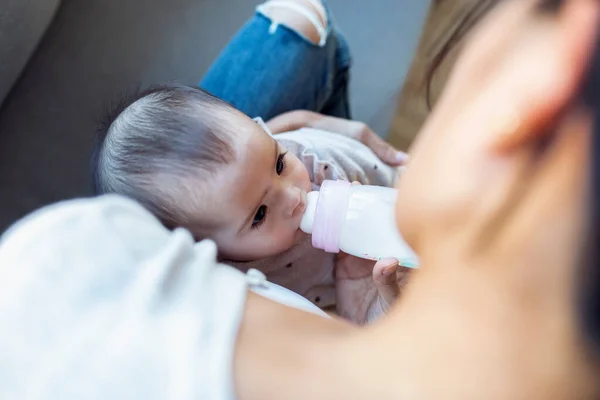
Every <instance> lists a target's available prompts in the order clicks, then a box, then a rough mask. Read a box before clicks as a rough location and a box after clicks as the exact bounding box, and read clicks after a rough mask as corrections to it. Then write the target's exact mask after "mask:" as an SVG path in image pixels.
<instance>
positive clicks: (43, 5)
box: [0, 0, 61, 105]
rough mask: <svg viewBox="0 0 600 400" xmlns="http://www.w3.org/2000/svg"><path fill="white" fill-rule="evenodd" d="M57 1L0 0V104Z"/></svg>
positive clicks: (17, 75)
mask: <svg viewBox="0 0 600 400" xmlns="http://www.w3.org/2000/svg"><path fill="white" fill-rule="evenodd" d="M60 1H61V0H0V105H1V104H2V102H3V100H4V98H5V97H6V95H7V94H8V92H9V91H10V89H11V87H12V86H13V84H14V83H15V81H16V80H17V79H18V78H19V76H20V74H21V71H23V69H24V68H25V66H26V65H27V62H28V61H29V58H30V57H31V55H32V54H33V52H34V51H35V49H36V47H37V45H38V43H39V42H40V40H41V39H42V37H43V36H44V33H45V32H46V29H47V28H48V26H49V25H50V22H51V21H52V18H53V17H54V14H55V12H56V10H57V8H58V6H59V4H60Z"/></svg>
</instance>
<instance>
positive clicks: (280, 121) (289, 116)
mask: <svg viewBox="0 0 600 400" xmlns="http://www.w3.org/2000/svg"><path fill="white" fill-rule="evenodd" d="M323 118H325V116H324V115H321V114H319V113H316V112H313V111H306V110H294V111H289V112H286V113H283V114H281V115H278V116H276V117H275V118H272V119H270V120H269V121H267V126H268V127H269V129H270V130H271V132H272V133H273V134H277V133H283V132H290V131H295V130H297V129H300V128H304V127H307V126H311V125H312V124H314V123H315V122H316V121H318V120H320V119H323Z"/></svg>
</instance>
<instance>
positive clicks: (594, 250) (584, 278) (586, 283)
mask: <svg viewBox="0 0 600 400" xmlns="http://www.w3.org/2000/svg"><path fill="white" fill-rule="evenodd" d="M578 99H579V101H580V102H581V103H583V106H584V107H585V108H586V109H587V110H588V111H589V112H590V113H591V116H592V133H591V134H592V150H591V152H592V154H591V188H592V198H591V199H590V208H589V210H590V215H589V219H588V221H589V222H588V223H589V230H590V234H589V235H588V238H587V241H586V243H585V252H584V257H583V262H582V266H583V267H582V275H581V277H580V279H581V292H580V293H579V295H580V296H581V297H580V304H581V307H580V311H581V314H582V321H583V324H584V328H585V332H586V334H587V335H588V337H589V338H590V339H591V341H592V343H594V345H595V348H596V351H597V353H598V355H600V262H599V261H600V258H599V257H598V255H599V254H598V249H599V246H600V243H599V242H600V32H599V34H598V35H597V39H596V47H595V49H594V55H593V56H592V62H591V64H590V67H589V69H588V71H587V74H586V78H585V79H584V81H583V83H582V85H581V89H580V93H579V96H578Z"/></svg>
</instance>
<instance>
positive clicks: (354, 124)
mask: <svg viewBox="0 0 600 400" xmlns="http://www.w3.org/2000/svg"><path fill="white" fill-rule="evenodd" d="M267 126H268V127H269V129H270V130H271V132H272V133H274V134H277V133H282V132H289V131H293V130H297V129H300V128H313V129H320V130H324V131H328V132H334V133H338V134H340V135H344V136H346V137H349V138H352V139H355V140H358V141H359V142H361V143H362V144H364V145H365V146H367V147H368V148H369V149H371V151H373V153H375V155H377V157H379V158H380V159H381V160H382V161H383V162H385V163H386V164H389V165H391V166H400V165H404V164H405V163H406V161H407V159H408V156H407V155H406V153H404V152H402V151H398V150H396V149H395V148H393V147H392V146H391V145H390V144H389V143H388V142H386V141H385V140H383V139H382V138H380V137H379V136H377V134H376V133H375V132H373V130H372V129H371V128H369V127H368V126H367V124H365V123H364V122H360V121H352V120H348V119H344V118H337V117H330V116H327V115H323V114H319V113H316V112H312V111H304V110H296V111H290V112H287V113H284V114H281V115H279V116H277V117H275V118H273V119H271V120H269V121H268V122H267Z"/></svg>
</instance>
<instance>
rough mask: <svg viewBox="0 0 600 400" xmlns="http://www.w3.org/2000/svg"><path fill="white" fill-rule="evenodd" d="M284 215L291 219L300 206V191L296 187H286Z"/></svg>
mask: <svg viewBox="0 0 600 400" xmlns="http://www.w3.org/2000/svg"><path fill="white" fill-rule="evenodd" d="M285 192H286V193H285V201H284V202H285V205H284V210H283V211H284V215H285V216H286V217H287V218H291V217H293V216H294V214H295V213H296V210H297V209H298V207H300V206H301V205H302V190H301V189H299V188H297V187H288V188H287V189H286V190H285Z"/></svg>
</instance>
